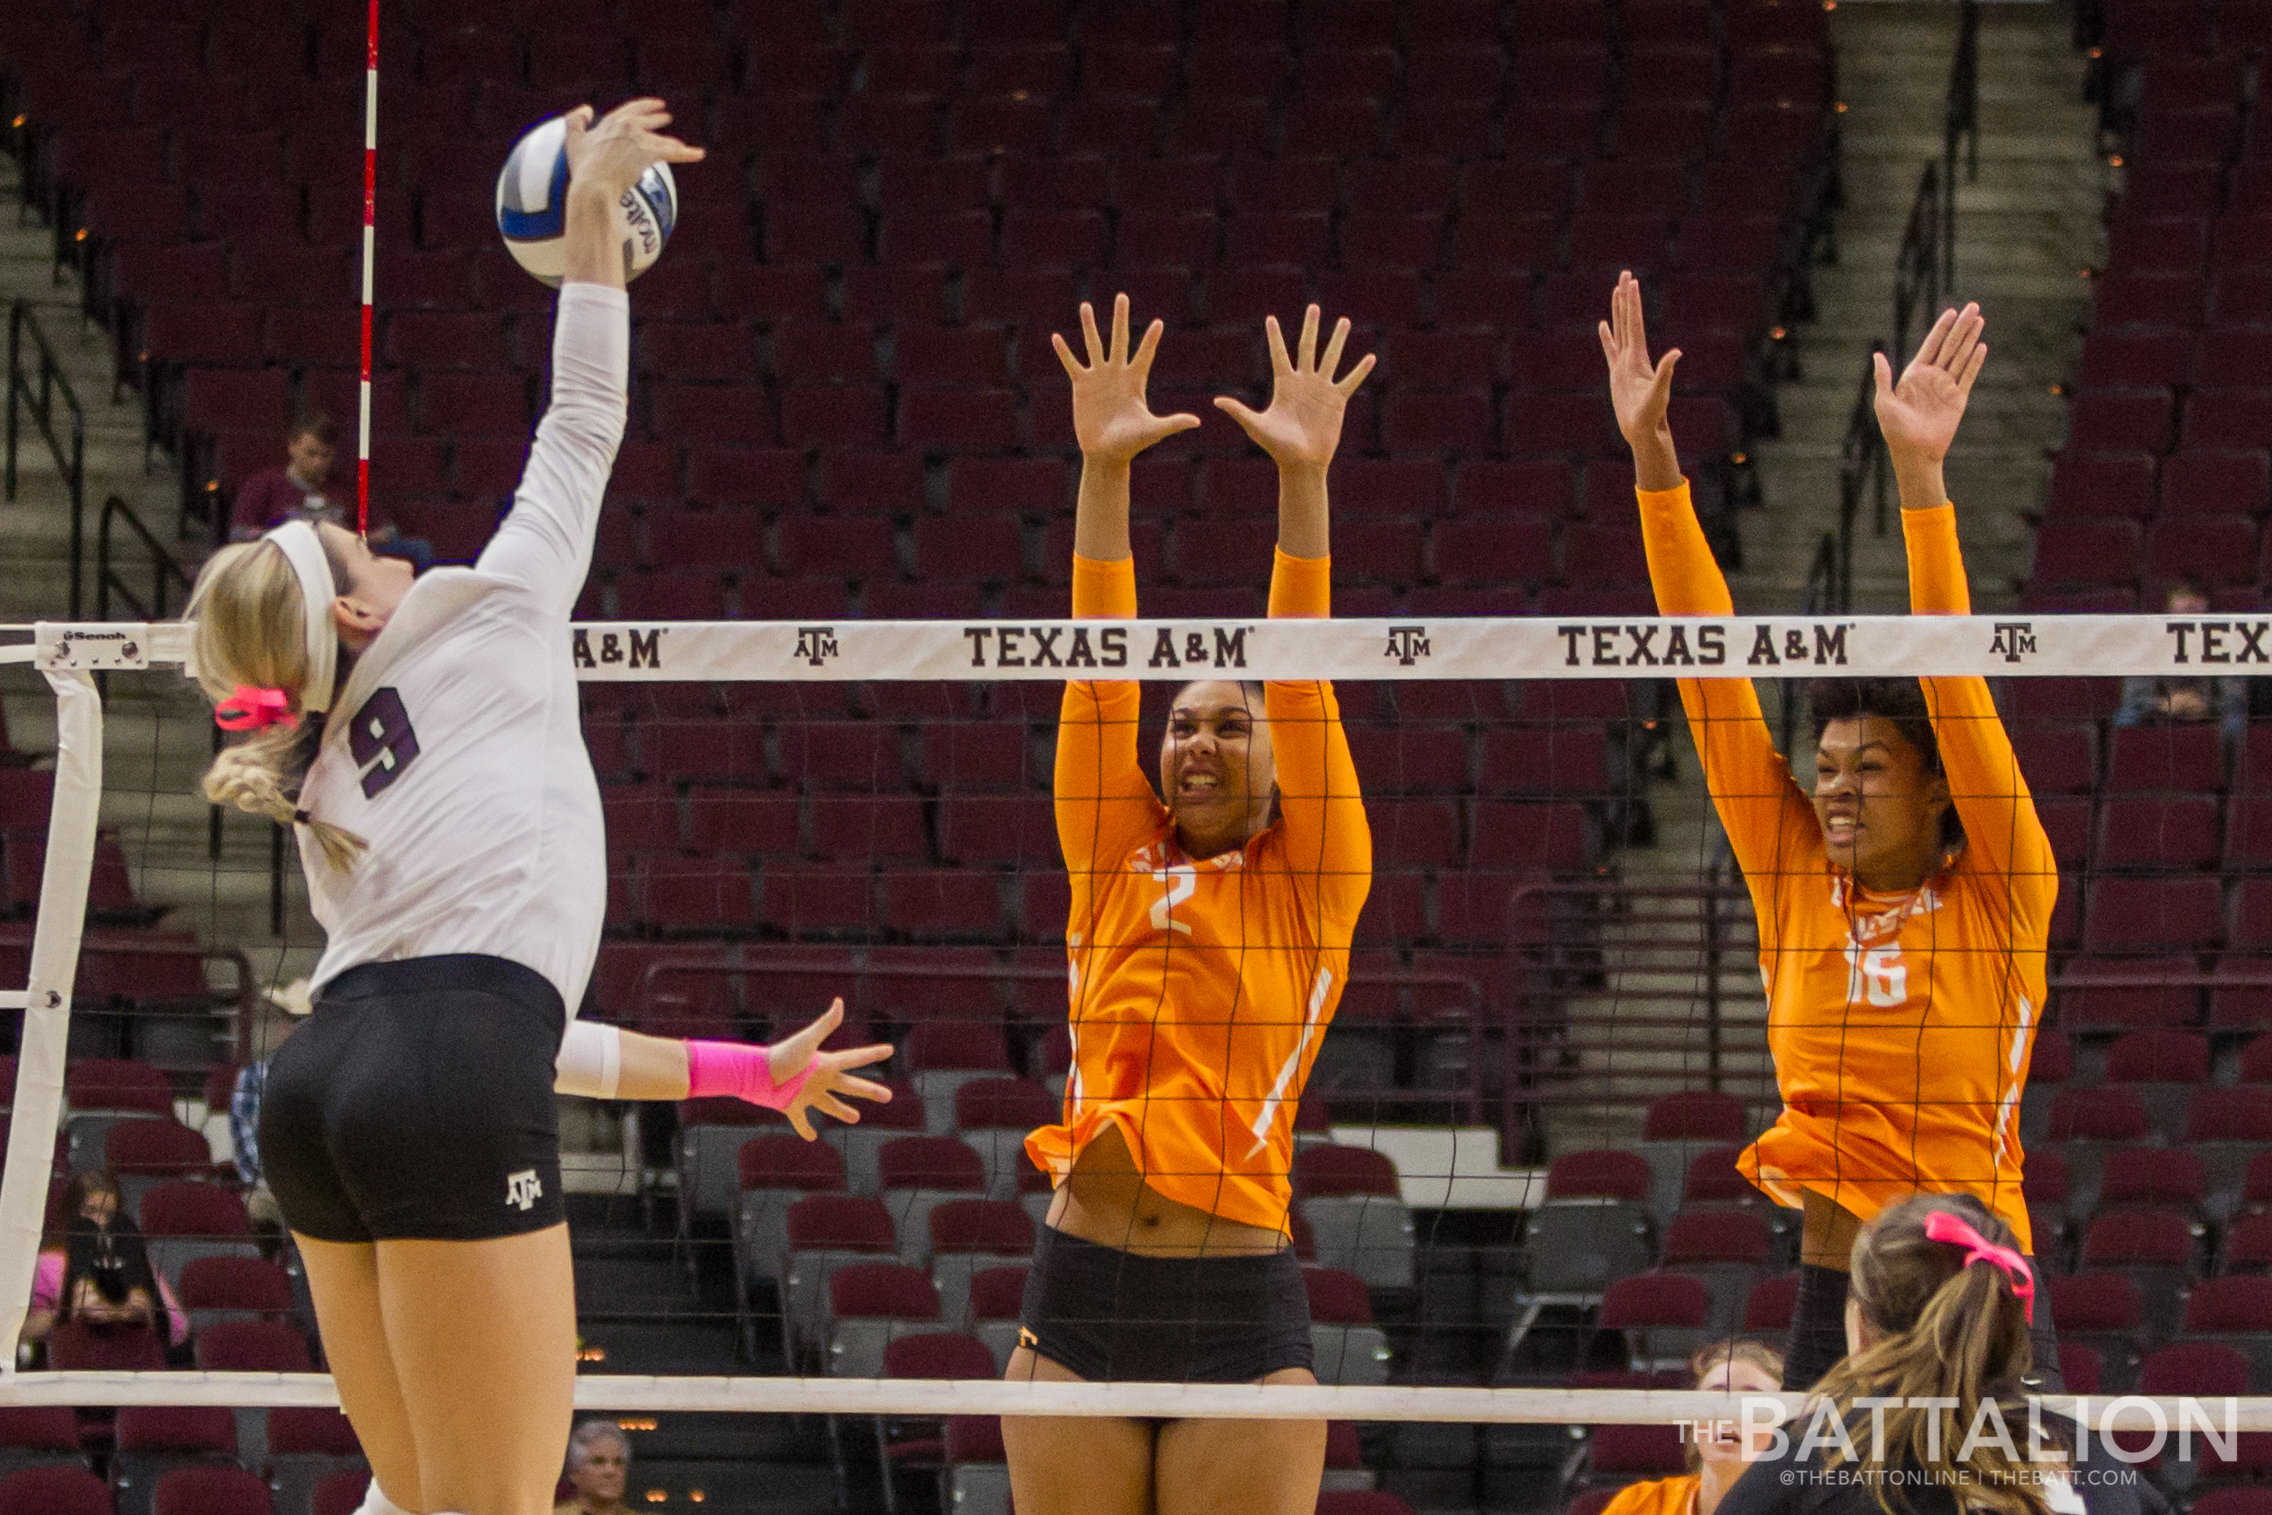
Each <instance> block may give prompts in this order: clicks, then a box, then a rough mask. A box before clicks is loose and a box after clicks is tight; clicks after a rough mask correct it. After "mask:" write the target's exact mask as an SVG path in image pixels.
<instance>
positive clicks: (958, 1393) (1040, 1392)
mask: <svg viewBox="0 0 2272 1515" xmlns="http://www.w3.org/2000/svg"><path fill="white" fill-rule="evenodd" d="M1765 1400H1774V1401H1775V1402H1776V1403H1778V1404H1779V1405H1780V1406H1781V1407H1782V1413H1781V1414H1780V1415H1779V1416H1778V1417H1777V1418H1778V1419H1786V1418H1789V1417H1791V1416H1796V1415H1799V1414H1800V1413H1802V1411H1804V1409H1805V1407H1806V1405H1807V1402H1808V1401H1807V1397H1806V1396H1805V1395H1802V1394H1774V1395H1769V1394H1741V1395H1739V1394H1717V1393H1705V1392H1702V1391H1700V1390H1693V1389H1484V1388H1434V1387H1431V1388H1399V1387H1396V1386H1394V1385H1388V1386H1382V1387H1377V1388H1373V1387H1355V1386H1348V1385H1334V1384H1318V1385H1307V1384H1270V1385H1262V1384H1181V1383H1008V1382H1004V1381H1002V1380H999V1379H949V1378H760V1377H747V1378H742V1377H734V1378H723V1377H721V1378H695V1377H683V1378H677V1377H658V1376H649V1375H645V1374H636V1373H593V1374H585V1375H582V1376H579V1377H578V1378H577V1380H576V1408H577V1409H578V1410H613V1411H619V1412H628V1411H643V1412H649V1413H663V1412H674V1413H680V1414H687V1413H693V1412H696V1411H704V1412H717V1413H734V1414H752V1415H1057V1416H1064V1415H1072V1416H1082V1417H1104V1418H1109V1419H1160V1420H1350V1421H1376V1422H1377V1421H1452V1422H1465V1423H1486V1422H1488V1423H1491V1424H1500V1425H1510V1424H1520V1425H1571V1426H1585V1425H1686V1424H1693V1423H1696V1422H1698V1421H1741V1420H1742V1419H1743V1417H1744V1405H1745V1403H1746V1402H1747V1401H1748V1402H1750V1403H1752V1404H1754V1405H1756V1404H1759V1403H1760V1402H1762V1401H1765ZM338 1403H339V1391H338V1390H337V1388H336V1387H334V1385H333V1383H332V1380H331V1377H330V1375H329V1374H325V1373H202V1372H171V1373H93V1372H69V1373H23V1374H18V1375H16V1376H14V1377H12V1378H8V1379H6V1380H5V1381H0V1407H6V1406H17V1405H74V1406H96V1405H230V1406H253V1407H260V1406H266V1407H269V1408H280V1407H286V1406H306V1405H320V1406H335V1405H337V1404H338ZM2042 1404H2043V1408H2044V1411H2045V1413H2047V1414H2054V1415H2072V1414H2074V1413H2075V1412H2076V1411H2077V1409H2078V1408H2081V1409H2086V1410H2087V1411H2088V1413H2089V1415H2090V1417H2091V1425H2092V1429H2093V1430H2094V1431H2095V1430H2097V1429H2098V1427H2099V1422H2100V1420H2101V1418H2102V1417H2103V1416H2104V1415H2105V1413H2106V1412H2107V1411H2108V1410H2109V1409H2110V1408H2112V1407H2114V1406H2115V1405H2116V1404H2119V1405H2120V1407H2121V1411H2120V1419H2119V1420H2118V1422H2117V1424H2118V1425H2119V1426H2120V1427H2121V1428H2122V1429H2124V1430H2128V1429H2130V1428H2132V1427H2134V1426H2139V1424H2140V1421H2141V1420H2142V1419H2144V1418H2149V1417H2151V1416H2152V1415H2154V1414H2159V1415H2160V1417H2161V1418H2162V1423H2164V1424H2166V1425H2167V1426H2168V1427H2169V1428H2170V1430H2171V1431H2172V1432H2173V1433H2174V1432H2175V1431H2176V1430H2177V1429H2178V1428H2179V1427H2180V1426H2186V1425H2191V1426H2194V1427H2195V1428H2196V1429H2198V1427H2199V1425H2200V1423H2201V1418H2202V1416H2203V1415H2204V1414H2206V1416H2207V1418H2208V1420H2209V1422H2210V1423H2211V1424H2212V1425H2213V1426H2214V1427H2215V1428H2216V1429H2217V1431H2218V1433H2219V1434H2220V1435H2221V1434H2223V1431H2224V1428H2225V1426H2226V1424H2227V1422H2226V1420H2225V1414H2224V1407H2225V1406H2226V1405H2227V1404H2230V1405H2231V1406H2232V1407H2233V1418H2232V1420H2231V1422H2230V1424H2231V1425H2232V1428H2233V1429H2234V1430H2237V1431H2272V1398H2246V1399H2233V1400H2222V1399H2208V1400H2191V1401H2188V1400H2182V1399H2178V1398H2174V1397H2156V1396H2152V1395H2122V1396H2112V1395H2099V1396H2092V1397H2089V1398H2080V1397H2078V1396H2074V1395H2063V1394H2054V1395H2047V1396H2045V1397H2044V1398H2043V1401H2042ZM2189 1406H2191V1408H2188V1407H2189Z"/></svg>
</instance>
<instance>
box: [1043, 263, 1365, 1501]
mask: <svg viewBox="0 0 2272 1515" xmlns="http://www.w3.org/2000/svg"><path fill="white" fill-rule="evenodd" d="M1081 319H1082V325H1083V328H1084V331H1085V335H1086V338H1087V344H1088V358H1089V362H1088V364H1087V366H1085V367H1084V366H1082V365H1080V364H1078V363H1076V362H1075V361H1074V359H1073V356H1072V353H1071V351H1070V350H1069V349H1068V348H1067V347H1066V346H1065V345H1064V343H1063V340H1062V339H1060V340H1059V343H1058V354H1059V356H1060V358H1062V359H1063V361H1064V363H1065V367H1066V371H1067V372H1068V373H1069V374H1070V375H1071V376H1072V379H1073V420H1074V429H1075V431H1076V432H1077V433H1078V435H1079V437H1080V440H1081V451H1082V467H1081V496H1080V507H1079V515H1078V519H1077V521H1076V524H1075V529H1074V546H1073V550H1074V559H1073V613H1074V614H1075V615H1076V616H1109V617H1118V618H1128V617H1133V616H1134V615H1135V614H1136V574H1135V567H1134V564H1133V563H1132V562H1131V560H1130V556H1129V545H1128V465H1129V460H1130V459H1132V458H1133V457H1134V456H1135V455H1136V454H1137V453H1138V452H1140V451H1142V450H1143V449H1144V448H1145V447H1147V446H1149V445H1150V444H1151V443H1152V442H1155V441H1157V440H1159V438H1160V437H1162V436H1165V435H1167V434H1169V433H1170V432H1173V431H1177V430H1181V429H1184V428H1185V427H1188V426H1196V425H1198V424H1199V423H1198V421H1197V419H1196V418H1194V417H1190V416H1154V415H1152V414H1151V412H1150V410H1149V408H1148V407H1147V406H1146V404H1145V400H1144V383H1145V377H1146V375H1147V373H1148V371H1149V369H1150V367H1151V361H1152V356H1153V354H1154V352H1155V351H1156V350H1157V348H1158V343H1159V337H1160V330H1161V328H1160V323H1159V322H1157V321H1155V322H1153V323H1152V325H1151V327H1150V329H1149V330H1147V331H1146V332H1145V334H1144V337H1143V340H1142V342H1141V344H1140V345H1139V346H1138V347H1137V349H1136V351H1135V353H1134V354H1133V356H1131V355H1130V353H1129V347H1128V302H1127V298H1126V296H1122V297H1121V298H1120V299H1119V300H1118V301H1116V302H1115V305H1114V310H1113V321H1112V336H1111V343H1110V346H1109V347H1107V345H1106V344H1105V342H1104V341H1103V339H1102V338H1101V337H1100V336H1099V334H1098V332H1097V329H1096V322H1095V317H1094V315H1093V314H1092V313H1091V311H1090V309H1089V307H1087V306H1086V305H1084V306H1082V307H1081ZM1348 333H1349V323H1348V322H1347V321H1343V322H1341V323H1339V325H1338V326H1337V327H1336V328H1335V330H1334V332H1333V335H1332V338H1331V340H1330V341H1329V342H1328V343H1327V345H1326V348H1325V352H1324V354H1323V355H1322V357H1321V356H1320V355H1319V353H1318V351H1317V347H1318V335H1319V333H1318V310H1317V307H1316V306H1314V305H1313V306H1311V307H1310V308H1309V311H1308V314H1307V317H1306V319H1305V320H1304V322H1303V326H1302V333H1301V338H1300V343H1299V348H1298V352H1297V354H1296V355H1294V356H1289V355H1288V353H1287V351H1286V345H1285V340H1284V338H1283V337H1282V336H1281V335H1280V333H1279V330H1278V325H1277V322H1276V321H1275V320H1272V321H1271V322H1270V323H1269V338H1270V347H1271V355H1272V359H1273V368H1274V370H1275V376H1276V377H1275V385H1274V390H1273V394H1272V398H1271V403H1270V408H1269V409H1268V410H1266V411H1262V412H1259V413H1258V412H1255V411H1252V410H1249V409H1247V407H1245V406H1244V405H1241V404H1239V403H1238V402H1237V401H1235V400H1220V401H1217V404H1218V405H1219V406H1220V407H1221V408H1222V409H1223V410H1225V411H1226V412H1228V413H1229V414H1230V415H1231V416H1232V417H1233V418H1234V419H1235V420H1237V421H1238V422H1239V423H1240V425H1242V426H1244V427H1245V428H1246V431H1247V433H1248V435H1249V436H1251V437H1252V438H1253V439H1254V440H1255V441H1256V442H1257V443H1259V444H1260V445H1261V446H1262V448H1263V449H1264V450H1265V451H1266V452H1268V453H1269V454H1270V455H1271V457H1272V458H1273V459H1274V460H1275V461H1276V462H1277V464H1278V476H1279V527H1278V550H1277V554H1276V565H1275V568H1274V569H1273V572H1272V575H1271V586H1270V613H1271V614H1272V615H1273V616H1323V615H1326V614H1327V613H1328V612H1329V610H1330V608H1331V604H1330V601H1331V594H1330V584H1331V577H1332V575H1331V566H1332V565H1331V560H1330V558H1329V556H1328V554H1329V532H1328V525H1327V515H1326V489H1325V476H1326V466H1327V463H1328V462H1329V461H1330V460H1331V458H1332V456H1333V450H1334V447H1335V445H1336V444H1337V443H1338V441H1339V439H1340V433H1341V418H1342V412H1343V409H1344V407H1345V406H1346V404H1347V401H1348V397H1349V395H1350V394H1351V393H1352V392H1354V391H1355V389H1356V387H1357V385H1358V384H1359V383H1360V382H1361V381H1362V380H1363V379H1364V376H1365V374H1366V373H1367V372H1368V371H1369V370H1370V369H1371V367H1372V359H1371V358H1369V357H1368V358H1364V359H1362V360H1360V361H1359V362H1358V363H1357V364H1356V365H1354V366H1353V367H1352V368H1351V369H1350V371H1349V373H1348V374H1347V375H1346V376H1345V377H1343V378H1341V379H1340V380H1338V381H1336V380H1335V379H1334V377H1333V375H1334V370H1335V369H1336V368H1337V367H1338V366H1339V362H1340V359H1341V353H1342V346H1343V344H1344V342H1345V341H1346V340H1347V338H1348ZM1138 700H1139V687H1138V686H1137V685H1136V684H1134V683H1087V682H1082V683H1070V684H1067V685H1066V686H1065V704H1064V713H1063V716H1062V718H1061V719H1060V721H1059V724H1058V732H1057V776H1056V791H1057V833H1058V838H1059V841H1060V842H1061V844H1062V845H1063V848H1064V853H1065V866H1066V868H1067V870H1068V871H1069V872H1070V874H1071V875H1072V886H1073V888H1072V894H1073V904H1072V913H1071V918H1070V920H1069V921H1068V923H1067V927H1066V946H1067V950H1068V954H1069V956H1070V959H1071V999H1072V1032H1073V1065H1072V1070H1071V1074H1070V1077H1069V1078H1068V1079H1067V1082H1066V1089H1065V1114H1064V1119H1063V1121H1062V1123H1060V1124H1058V1125H1054V1126H1047V1127H1044V1128H1043V1129H1041V1130H1039V1131H1036V1132H1034V1133H1033V1134H1032V1135H1031V1136H1030V1137H1028V1138H1027V1141H1026V1150H1027V1152H1028V1153H1029V1154H1031V1156H1032V1157H1033V1159H1034V1161H1035V1163H1036V1164H1037V1165H1039V1166H1040V1167H1041V1168H1042V1169H1043V1170H1044V1171H1046V1172H1048V1173H1049V1174H1050V1175H1051V1177H1052V1178H1053V1179H1054V1180H1055V1181H1056V1185H1057V1192H1056V1196H1055V1198H1054V1200H1053V1201H1052V1202H1051V1206H1050V1211H1049V1219H1048V1225H1047V1226H1046V1227H1044V1228H1043V1230H1042V1233H1041V1236H1040V1239H1039V1243H1038V1245H1037V1246H1036V1248H1035V1252H1034V1261H1033V1266H1032V1268H1031V1269H1030V1270H1029V1272H1028V1274H1027V1283H1026V1295H1025V1301H1024V1305H1023V1308H1022V1310H1021V1312H1020V1316H1021V1326H1022V1330H1021V1332H1020V1341H1021V1345H1020V1346H1019V1347H1018V1349H1017V1351H1016V1353H1015V1354H1014V1355H1013V1356H1012V1358H1011V1360H1010V1368H1009V1376H1010V1377H1011V1378H1012V1379H1044V1380H1059V1381H1064V1380H1100V1379H1122V1380H1150V1381H1167V1382H1175V1383H1187V1382H1202V1383H1204V1382H1214V1383H1314V1382H1316V1379H1315V1378H1314V1377H1313V1376H1312V1374H1311V1372H1310V1348H1309V1305H1308V1296H1307V1293H1306V1291H1305V1288H1304V1285H1303V1283H1302V1275H1301V1266H1300V1264H1299V1263H1298V1262H1297V1261H1296V1259H1295V1257H1294V1254H1293V1251H1292V1247H1291V1239H1290V1236H1289V1234H1288V1207H1289V1203H1290V1200H1291V1192H1290V1188H1289V1185H1288V1179H1287V1175H1288V1172H1289V1170H1290V1169H1291V1167H1292V1161H1293V1151H1294V1132H1293V1123H1294V1110H1295V1106H1296V1104H1297V1103H1298V1101H1299V1100H1300V1098H1301V1092H1302V1084H1303V1081H1304V1080H1305V1079H1306V1078H1307V1077H1308V1075H1309V1070H1310V1064H1311V1063H1312V1062H1313V1061H1314V1060H1315V1058H1316V1057H1317V1052H1318V1047H1319V1044H1320V1043H1321V1042H1322V1041H1323V1039H1324V1037H1325V1032H1326V1027H1327V1026H1328V1025H1329V1024H1330V1023H1331V1021H1332V1019H1333V1011H1334V1006H1335V1005H1336V1004H1337V1003H1338V1002H1339V1001H1340V998H1341V991H1342V987H1343V981H1344V980H1345V979H1346V978H1347V976H1348V972H1349V943H1350V939H1351V937H1352V935H1353V934H1354V933H1355V930H1356V926H1357V915H1358V912H1359V911H1360V910H1361V909H1362V908H1363V907H1364V903H1365V895H1366V892H1367V890H1368V889H1369V888H1370V886H1371V882H1372V836H1371V833H1370V831H1369V830H1368V829H1367V827H1366V824H1365V807H1364V802H1363V799H1362V798H1361V797H1360V795H1359V793H1358V788H1357V775H1356V771H1355V769H1354V768H1353V767H1352V765H1351V764H1350V761H1349V744H1348V740H1347V738H1346V737H1344V735H1343V734H1342V730H1341V720H1340V711H1339V708H1338V706H1337V705H1336V704H1335V702H1334V697H1333V689H1332V686H1331V685H1328V684H1324V683H1317V682H1306V681H1305V682H1276V681H1274V682H1272V683H1270V684H1268V685H1265V686H1262V687H1259V688H1258V687H1256V686H1254V685H1251V684H1244V683H1237V682H1231V681H1224V680H1201V681H1199V682H1196V683H1192V684H1188V685H1186V686H1185V687H1184V688H1183V689H1182V690H1180V691H1179V692H1178V693H1177V695H1176V698H1175V704H1174V707H1173V709H1172V710H1171V711H1170V712H1169V716H1168V726H1167V732H1166V734H1165V737H1164V739H1163V741H1162V742H1161V745H1160V753H1159V763H1160V768H1159V781H1160V790H1159V792H1158V793H1155V792H1154V791H1153V789H1152V786H1151V783H1150V781H1149V780H1148V779H1147V778H1146V776H1145V773H1144V767H1143V764H1142V762H1141V761H1140V759H1139V757H1138V755H1137V729H1136V728H1137V719H1138ZM1273 801H1275V804H1276V808H1277V816H1276V818H1275V819H1273V818H1272V813H1271V812H1272V806H1273ZM1002 1431H1003V1440H1004V1444H1005V1447H1006V1449H1007V1451H1008V1453H1009V1462H1010V1480H1011V1488H1012V1490H1013V1493H1014V1495H1015V1497H1016V1500H1017V1505H1018V1508H1019V1509H1021V1510H1028V1511H1033V1512H1037V1515H1059V1512H1063V1515H1071V1512H1075V1511H1079V1512H1083V1515H1086V1512H1092V1511H1116V1512H1127V1515H1138V1512H1145V1511H1152V1510H1161V1511H1165V1510H1181V1509H1193V1510H1196V1509H1238V1510H1254V1511H1270V1512H1281V1515H1307V1512H1308V1511H1309V1510H1311V1509H1312V1508H1313V1507H1314V1506H1315V1504H1316V1502H1317V1489H1318V1480H1319V1475H1320V1473H1321V1471H1322V1469H1323V1466H1324V1456H1325V1426H1324V1424H1323V1422H1320V1421H1296V1420H1269V1421H1240V1422H1231V1421H1221V1420H1178V1421H1169V1422H1166V1423H1155V1422H1151V1421H1139V1420H1110V1419H1062V1420H1052V1419H1046V1418H1039V1417H1017V1416H1012V1417H1005V1419H1004V1420H1003V1424H1002Z"/></svg>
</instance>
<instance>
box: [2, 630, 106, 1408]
mask: <svg viewBox="0 0 2272 1515" xmlns="http://www.w3.org/2000/svg"><path fill="white" fill-rule="evenodd" d="M47 681H48V683H49V684H50V685H51V686H53V688H54V690H55V716H56V720H55V732H56V735H55V798H54V801H53V805H52V808H51V809H50V811H49V813H48V825H47V861H46V866H45V871H44V872H43V873H42V874H41V875H40V886H39V916H38V920H37V922H36V923H35V924H34V926H33V928H32V957H31V976H30V982H29V983H27V984H26V985H25V986H24V993H23V995H22V1001H23V1011H24V1015H23V1020H22V1022H21V1025H22V1028H23V1029H22V1033H21V1035H20V1037H19V1039H18V1045H17V1056H16V1099H15V1111H14V1116H13V1118H12V1120H11V1122H10V1125H9V1129H8V1167H7V1171H6V1173H5V1175H4V1176H0V1311H5V1314H4V1315H0V1320H5V1322H6V1327H7V1328H6V1330H5V1332H4V1333H0V1339H4V1340H5V1342H6V1345H7V1355H6V1357H5V1359H4V1360H0V1374H12V1373H14V1372H15V1371H16V1338H17V1334H18V1333H19V1332H20V1331H21V1330H22V1329H23V1324H24V1312H25V1310H26V1309H27V1308H28V1307H29V1305H30V1302H31V1297H32V1282H33V1279H34V1277H35V1275H36V1274H37V1272H38V1270H39V1243H40V1233H41V1231H42V1230H43V1229H44V1226H45V1222H46V1217H47V1176H48V1171H49V1169H51V1168H52V1167H53V1166H54V1162H55V1129H56V1124H57V1121H58V1118H59V1117H60V1116H61V1114H62V1112H63V1063H64V1053H65V1050H66V1046H67V1044H68V1042H69V1039H70V1032H71V985H72V981H73V979H74V978H75V977H76V976H77V973H78V967H79V938H80V936H81V935H82V934H83V933H84V932H85V930H86V922H87V880H88V876H89V874H90V873H91V872H92V870H93V867H94V860H95V823H96V819H97V817H98V815H99V814H100V812H101V809H102V799H103V704H102V697H101V696H100V695H99V694H97V693H96V692H95V681H94V678H93V676H92V675H90V674H88V673H86V672H84V671H83V670H75V669H74V670H64V669H51V670H49V671H48V674H47Z"/></svg>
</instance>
